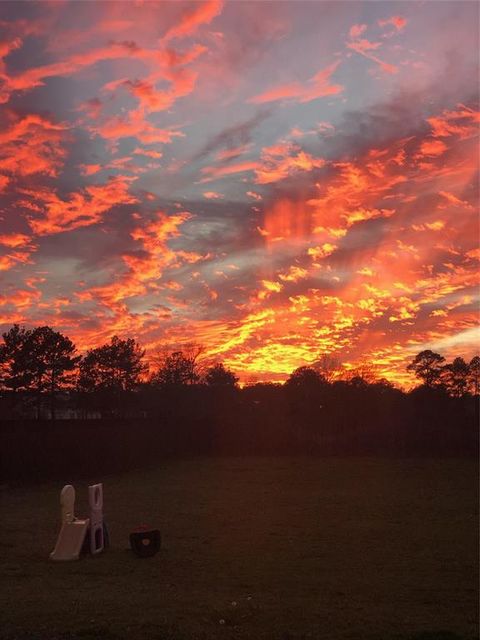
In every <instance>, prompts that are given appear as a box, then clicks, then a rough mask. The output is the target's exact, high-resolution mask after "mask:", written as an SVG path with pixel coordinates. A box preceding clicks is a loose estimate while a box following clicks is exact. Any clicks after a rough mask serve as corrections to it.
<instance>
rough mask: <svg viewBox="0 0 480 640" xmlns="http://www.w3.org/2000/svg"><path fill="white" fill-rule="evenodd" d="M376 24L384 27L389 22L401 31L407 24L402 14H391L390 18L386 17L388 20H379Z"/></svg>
mask: <svg viewBox="0 0 480 640" xmlns="http://www.w3.org/2000/svg"><path fill="white" fill-rule="evenodd" d="M378 24H379V26H380V27H385V26H387V25H389V24H391V25H392V26H394V27H395V29H396V30H397V31H402V30H403V29H404V28H405V26H406V24H407V20H406V19H405V18H403V17H402V16H392V17H391V18H388V20H379V21H378Z"/></svg>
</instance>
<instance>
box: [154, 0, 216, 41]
mask: <svg viewBox="0 0 480 640" xmlns="http://www.w3.org/2000/svg"><path fill="white" fill-rule="evenodd" d="M222 9H223V0H207V1H206V2H202V3H196V4H195V6H194V8H193V9H187V10H185V11H184V12H183V15H182V17H181V18H180V21H179V22H178V24H176V25H174V26H173V27H171V28H170V29H169V30H168V31H167V33H166V35H165V36H164V38H163V42H168V41H169V40H173V39H174V38H184V37H185V36H189V35H191V34H192V33H194V32H195V31H196V30H197V29H198V27H200V26H201V25H203V24H210V22H212V20H213V19H214V18H216V17H217V16H218V15H220V13H221V12H222Z"/></svg>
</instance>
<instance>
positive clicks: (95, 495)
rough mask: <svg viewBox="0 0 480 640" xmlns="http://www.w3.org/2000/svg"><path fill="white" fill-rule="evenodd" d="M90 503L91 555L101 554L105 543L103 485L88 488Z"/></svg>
mask: <svg viewBox="0 0 480 640" xmlns="http://www.w3.org/2000/svg"><path fill="white" fill-rule="evenodd" d="M88 503H89V505H90V553H91V554H92V555H95V554H97V553H101V552H102V551H103V548H104V544H105V541H104V539H103V511H102V509H103V485H102V484H93V485H91V486H90V487H88Z"/></svg>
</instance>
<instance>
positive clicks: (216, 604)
mask: <svg viewBox="0 0 480 640" xmlns="http://www.w3.org/2000/svg"><path fill="white" fill-rule="evenodd" d="M68 480H69V479H68V478H66V479H65V481H66V482H68ZM91 480H92V481H98V480H103V481H104V493H105V511H106V515H107V520H108V524H109V529H110V535H111V543H112V544H111V548H110V550H109V551H108V552H107V553H105V554H104V555H102V556H101V557H97V558H92V557H85V558H84V559H82V560H80V561H79V562H73V563H62V564H56V563H52V562H49V561H48V555H49V552H50V551H51V549H52V548H53V545H54V542H55V538H56V535H57V531H58V517H59V512H58V507H57V504H58V493H59V490H60V489H61V484H56V485H52V484H49V485H43V486H41V487H36V488H29V489H7V490H4V491H3V499H2V502H3V511H4V514H5V519H4V523H3V526H2V531H1V533H2V540H1V545H2V551H3V553H2V566H1V573H2V576H3V577H2V581H3V583H4V584H3V585H2V587H3V588H2V595H1V600H0V608H1V611H2V620H3V622H2V623H1V624H2V634H1V637H2V638H9V639H10V638H11V639H13V638H18V639H22V640H26V639H27V638H28V639H29V640H30V639H31V640H33V639H35V640H37V639H47V638H48V639H49V640H53V639H54V638H55V639H58V640H60V639H62V640H66V639H67V638H68V639H72V640H73V639H80V638H82V639H83V640H93V639H98V640H101V639H105V640H113V639H120V638H121V639H124V638H132V639H135V640H141V639H144V638H145V639H147V638H148V639H149V638H152V639H154V638H159V639H160V638H162V639H165V640H166V639H169V638H171V639H172V640H173V639H174V640H177V639H186V638H188V639H192V638H204V639H209V640H210V639H217V638H223V639H227V638H238V639H243V638H252V639H256V640H257V639H258V640H260V639H261V638H265V639H267V638H272V639H273V638H278V639H282V640H287V639H292V640H293V639H300V638H325V639H327V638H328V639H337V638H338V639H347V638H348V639H351V640H353V639H361V638H368V639H369V640H370V639H375V640H380V639H382V640H384V639H385V640H390V639H391V640H394V639H402V640H404V639H410V638H412V639H413V638H415V639H416V640H437V639H438V640H440V639H441V640H456V639H460V638H461V639H462V640H463V639H466V638H468V639H470V638H475V637H477V632H478V627H477V625H478V609H477V597H478V590H477V585H478V580H477V560H478V557H477V511H476V510H477V495H476V494H477V492H476V486H477V468H476V463H475V462H474V461H465V460H458V461H455V460H443V461H439V460H437V461H432V460H415V461H398V460H395V461H391V460H388V461H387V460H359V459H356V460H355V459H350V460H344V459H328V460H320V459H305V458H276V459H258V458H257V459H236V458H232V459H212V460H210V459H200V460H192V461H183V462H171V463H168V464H166V465H165V466H164V467H163V468H161V469H159V470H157V471H148V472H136V473H131V474H126V475H123V476H116V477H110V478H92V479H91ZM86 485H87V482H85V483H82V484H80V483H77V484H76V488H77V496H78V497H79V498H80V503H83V505H82V504H79V505H78V508H77V512H78V514H79V515H82V514H83V515H84V514H85V506H84V504H85V502H84V501H85V497H86ZM82 498H83V500H82ZM142 522H147V523H150V524H152V525H154V526H156V527H158V528H160V530H161V532H162V537H163V548H162V551H161V553H160V554H158V555H157V556H155V557H154V558H151V559H144V560H141V559H138V558H136V557H135V556H133V554H132V553H131V552H129V551H128V549H127V546H128V533H129V531H130V530H131V529H132V528H134V527H135V526H136V525H137V524H139V523H142ZM234 603H235V604H234Z"/></svg>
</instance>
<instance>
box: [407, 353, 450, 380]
mask: <svg viewBox="0 0 480 640" xmlns="http://www.w3.org/2000/svg"><path fill="white" fill-rule="evenodd" d="M444 362H445V358H444V357H443V356H441V355H440V354H439V353H435V352H434V351H430V349H426V350H425V351H420V353H418V354H417V355H416V356H415V358H414V359H413V361H412V362H411V363H410V364H409V365H408V366H407V371H410V372H411V373H414V374H415V377H416V378H418V379H419V380H421V381H422V383H423V384H425V385H426V386H427V387H434V386H436V385H438V384H441V376H442V371H443V363H444Z"/></svg>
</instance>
